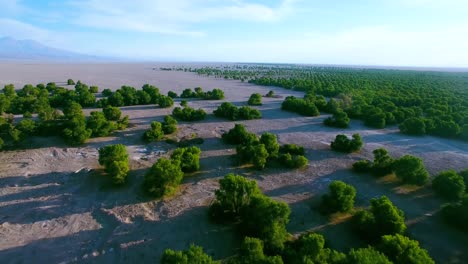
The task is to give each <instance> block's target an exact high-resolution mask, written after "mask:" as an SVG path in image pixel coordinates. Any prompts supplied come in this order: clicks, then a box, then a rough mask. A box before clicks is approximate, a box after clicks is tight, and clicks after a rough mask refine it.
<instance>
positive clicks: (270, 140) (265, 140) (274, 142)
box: [260, 133, 280, 159]
mask: <svg viewBox="0 0 468 264" xmlns="http://www.w3.org/2000/svg"><path fill="white" fill-rule="evenodd" d="M260 143H261V144H263V145H265V148H266V150H267V151H268V157H269V158H270V159H274V158H277V157H278V153H279V149H280V145H279V144H278V139H277V138H276V135H275V134H272V133H263V134H262V136H261V137H260Z"/></svg>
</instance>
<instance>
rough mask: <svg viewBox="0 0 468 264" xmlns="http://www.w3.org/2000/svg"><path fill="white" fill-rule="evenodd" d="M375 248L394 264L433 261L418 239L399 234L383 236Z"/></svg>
mask: <svg viewBox="0 0 468 264" xmlns="http://www.w3.org/2000/svg"><path fill="white" fill-rule="evenodd" d="M377 248H378V250H379V251H380V252H382V253H384V254H385V255H386V256H387V257H388V258H389V259H390V260H391V261H393V263H395V264H419V263H424V264H434V263H435V262H434V260H433V259H432V258H431V257H430V256H429V254H428V253H427V251H426V250H425V249H423V248H421V247H420V246H419V242H418V241H416V240H411V239H409V238H408V237H405V236H402V235H399V234H396V235H386V236H383V237H382V241H381V242H380V243H379V245H378V247H377Z"/></svg>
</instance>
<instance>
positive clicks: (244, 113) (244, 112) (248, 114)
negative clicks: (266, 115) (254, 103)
mask: <svg viewBox="0 0 468 264" xmlns="http://www.w3.org/2000/svg"><path fill="white" fill-rule="evenodd" d="M238 110H239V112H238V118H239V119H241V120H252V119H260V118H262V113H260V111H259V110H257V109H254V108H250V107H248V106H242V107H240V108H239V109H238Z"/></svg>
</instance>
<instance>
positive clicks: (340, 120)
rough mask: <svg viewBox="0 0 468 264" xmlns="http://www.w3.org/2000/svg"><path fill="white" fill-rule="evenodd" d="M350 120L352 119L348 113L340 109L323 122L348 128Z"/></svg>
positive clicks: (327, 124)
mask: <svg viewBox="0 0 468 264" xmlns="http://www.w3.org/2000/svg"><path fill="white" fill-rule="evenodd" d="M349 121H350V119H349V117H348V114H346V112H343V111H341V110H339V111H336V112H335V113H333V116H332V117H328V118H327V119H325V120H324V121H323V124H325V125H326V126H330V127H338V128H347V127H348V125H349Z"/></svg>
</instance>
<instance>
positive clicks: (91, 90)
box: [89, 86, 99, 93]
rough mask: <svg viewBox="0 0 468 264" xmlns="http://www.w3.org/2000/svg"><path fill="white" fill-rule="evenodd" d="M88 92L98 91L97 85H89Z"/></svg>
mask: <svg viewBox="0 0 468 264" xmlns="http://www.w3.org/2000/svg"><path fill="white" fill-rule="evenodd" d="M89 92H90V93H98V92H99V87H97V86H91V87H89Z"/></svg>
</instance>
